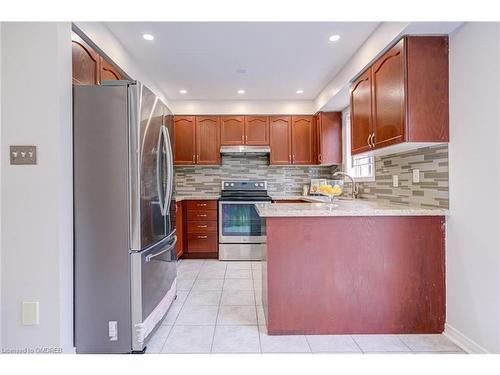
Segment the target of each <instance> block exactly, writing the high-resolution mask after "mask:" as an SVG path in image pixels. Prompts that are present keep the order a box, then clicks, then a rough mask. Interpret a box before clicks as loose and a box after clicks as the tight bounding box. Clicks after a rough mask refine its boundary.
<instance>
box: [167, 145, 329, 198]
mask: <svg viewBox="0 0 500 375" xmlns="http://www.w3.org/2000/svg"><path fill="white" fill-rule="evenodd" d="M335 170H336V167H335V166H333V167H320V166H301V167H299V166H272V165H269V156H266V155H245V156H239V155H222V165H220V166H213V167H200V166H176V167H175V185H176V194H178V195H190V194H193V195H196V194H199V193H202V194H218V193H220V190H221V181H223V180H266V181H267V182H268V191H269V193H270V194H271V195H273V194H274V195H278V194H283V195H297V194H302V186H303V185H309V183H310V180H311V178H331V177H332V174H333V173H334V172H335Z"/></svg>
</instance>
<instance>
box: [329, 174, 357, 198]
mask: <svg viewBox="0 0 500 375" xmlns="http://www.w3.org/2000/svg"><path fill="white" fill-rule="evenodd" d="M336 176H343V177H347V178H348V179H350V180H351V186H352V187H351V189H352V191H351V197H352V199H356V198H357V196H358V194H359V191H358V184H357V183H356V181H354V178H352V176H349V175H348V174H347V173H345V172H341V171H338V172H335V173H334V174H333V177H336Z"/></svg>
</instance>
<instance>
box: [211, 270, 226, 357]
mask: <svg viewBox="0 0 500 375" xmlns="http://www.w3.org/2000/svg"><path fill="white" fill-rule="evenodd" d="M226 274H227V264H226V267H224V279H223V280H224V281H223V282H222V289H221V291H220V298H219V304H218V306H217V316H216V317H215V324H214V333H213V334H212V343H211V344H210V352H209V353H210V354H213V352H212V350H213V348H214V340H215V331H216V330H217V325H218V324H217V321H218V320H219V312H220V305H221V303H222V294H223V293H224V285H225V284H226Z"/></svg>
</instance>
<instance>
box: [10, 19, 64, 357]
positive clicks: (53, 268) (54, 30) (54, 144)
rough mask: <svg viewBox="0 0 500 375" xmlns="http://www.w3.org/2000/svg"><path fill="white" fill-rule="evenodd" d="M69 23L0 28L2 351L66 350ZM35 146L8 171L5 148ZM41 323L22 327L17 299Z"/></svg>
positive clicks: (29, 24)
mask: <svg viewBox="0 0 500 375" xmlns="http://www.w3.org/2000/svg"><path fill="white" fill-rule="evenodd" d="M70 31H71V25H70V24H69V23H4V24H3V25H2V33H1V38H2V39H1V48H2V54H1V91H2V92H3V93H4V94H5V93H6V92H8V93H9V95H3V96H2V97H1V107H2V112H1V137H0V139H1V149H2V156H3V158H2V164H1V200H2V207H1V217H2V221H1V226H2V227H1V230H2V234H3V236H2V243H1V247H2V254H1V256H2V261H1V264H2V272H1V277H2V281H1V297H2V301H1V302H2V303H1V306H2V317H1V318H2V320H1V323H2V334H3V338H2V347H3V348H4V349H8V348H24V347H30V348H35V347H40V346H43V347H61V348H63V350H65V351H71V350H72V347H73V345H72V339H73V337H72V336H73V334H72V332H73V311H72V308H73V304H72V302H73V299H72V288H73V282H72V269H73V263H72V252H73V244H72V241H73V240H72V232H73V231H72V157H71V156H72V151H71V150H72V112H71V108H72V93H71V34H70ZM13 144H21V145H23V144H24V145H25V144H33V145H36V146H37V147H38V164H37V165H36V166H11V165H9V160H8V154H7V151H6V150H8V146H9V145H13ZM32 300H35V301H39V302H40V324H39V325H37V326H23V325H21V302H22V301H32Z"/></svg>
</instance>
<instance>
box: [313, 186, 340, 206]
mask: <svg viewBox="0 0 500 375" xmlns="http://www.w3.org/2000/svg"><path fill="white" fill-rule="evenodd" d="M343 188H344V181H343V180H326V183H325V184H322V185H321V186H320V187H319V193H320V194H321V195H324V196H326V197H328V198H330V204H329V207H330V208H334V207H337V205H336V204H335V203H334V201H335V199H336V198H337V197H338V196H340V195H342V192H343Z"/></svg>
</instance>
